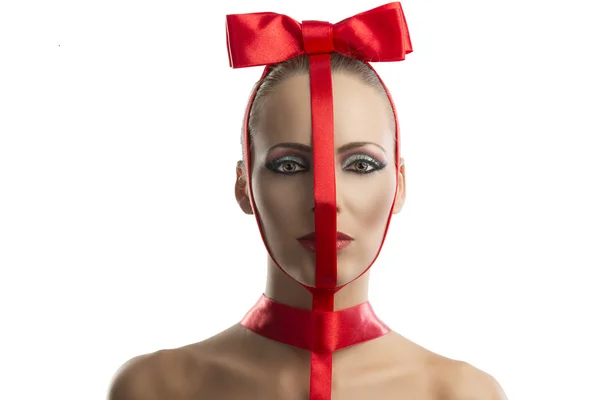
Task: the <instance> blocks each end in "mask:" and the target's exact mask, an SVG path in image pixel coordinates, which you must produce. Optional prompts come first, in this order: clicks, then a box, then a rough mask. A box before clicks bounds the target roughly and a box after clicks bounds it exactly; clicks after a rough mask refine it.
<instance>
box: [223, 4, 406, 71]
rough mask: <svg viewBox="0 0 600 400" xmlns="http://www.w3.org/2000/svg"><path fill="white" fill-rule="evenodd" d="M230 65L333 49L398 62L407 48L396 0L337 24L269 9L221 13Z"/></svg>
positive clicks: (265, 62)
mask: <svg viewBox="0 0 600 400" xmlns="http://www.w3.org/2000/svg"><path fill="white" fill-rule="evenodd" d="M226 30H227V49H228V52H229V65H230V66H231V67H233V68H244V67H252V66H257V65H270V64H275V63H278V62H282V61H285V60H288V59H290V58H294V57H296V56H299V55H301V54H326V53H332V52H338V53H341V54H343V55H345V56H348V57H352V58H357V59H360V60H363V61H402V60H404V57H405V55H406V54H408V53H410V52H412V45H411V41H410V35H409V32H408V28H407V25H406V20H405V17H404V13H403V12H402V7H401V5H400V3H399V2H394V3H388V4H385V5H383V6H379V7H377V8H374V9H372V10H369V11H365V12H362V13H359V14H356V15H354V16H352V17H350V18H346V19H344V20H342V21H340V22H338V23H336V24H331V23H329V22H322V21H303V22H302V23H299V22H298V21H296V20H294V19H293V18H290V17H288V16H287V15H283V14H277V13H272V12H263V13H250V14H230V15H227V17H226Z"/></svg>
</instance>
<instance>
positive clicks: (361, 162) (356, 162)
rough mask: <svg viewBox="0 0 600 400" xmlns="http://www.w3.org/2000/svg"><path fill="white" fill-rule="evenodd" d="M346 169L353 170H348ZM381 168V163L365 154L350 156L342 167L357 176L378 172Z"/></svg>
mask: <svg viewBox="0 0 600 400" xmlns="http://www.w3.org/2000/svg"><path fill="white" fill-rule="evenodd" d="M348 167H354V168H350V169H348ZM383 167H385V165H383V164H382V163H381V162H379V161H377V160H376V159H374V158H373V157H370V156H367V155H365V154H357V155H354V156H350V157H348V159H347V160H346V161H345V162H344V165H343V168H344V169H345V170H350V171H352V172H356V173H358V174H368V173H371V172H375V171H377V170H380V169H382V168H383Z"/></svg>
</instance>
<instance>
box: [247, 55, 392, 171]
mask: <svg viewBox="0 0 600 400" xmlns="http://www.w3.org/2000/svg"><path fill="white" fill-rule="evenodd" d="M330 60H331V72H332V74H333V73H345V74H348V75H352V76H356V77H357V78H359V79H360V80H361V81H363V82H365V83H366V84H367V85H369V86H371V87H373V88H375V89H376V90H377V91H378V92H379V93H380V94H381V95H382V96H384V98H385V99H386V101H387V100H389V99H388V96H387V93H386V91H385V88H384V86H383V85H382V84H381V81H380V80H379V77H378V76H377V74H376V73H375V72H374V71H373V70H372V69H371V68H370V67H369V66H368V65H367V64H366V63H365V62H363V61H360V60H357V59H355V58H351V57H347V56H344V55H342V54H340V53H331V58H330ZM308 73H309V60H308V56H307V55H306V54H302V55H300V56H298V57H295V58H292V59H289V60H286V61H283V62H281V63H278V64H274V65H273V66H271V68H270V69H269V72H268V73H267V74H266V75H265V77H264V78H263V79H262V80H260V81H258V82H257V83H256V84H255V85H254V87H253V88H252V92H254V90H255V88H256V86H257V85H258V86H259V88H258V90H257V92H256V96H255V98H254V102H253V103H252V108H251V109H250V116H249V118H248V137H249V139H248V145H249V146H252V136H253V134H254V131H255V129H256V125H257V122H258V116H259V115H260V111H261V109H262V108H263V106H264V103H265V99H266V98H267V97H268V95H269V93H271V92H273V90H274V89H275V88H276V87H277V85H278V84H280V83H281V82H283V81H284V80H286V79H287V78H291V77H292V76H296V75H300V74H308ZM387 103H388V104H389V115H390V121H391V127H392V130H395V129H396V121H395V119H394V113H393V111H392V106H391V104H390V103H389V101H387ZM244 123H245V121H244ZM243 135H244V129H243V125H242V137H241V144H242V157H243V159H244V162H245V161H246V160H245V154H244V153H243V145H244V137H243ZM395 139H396V138H395V137H394V140H395Z"/></svg>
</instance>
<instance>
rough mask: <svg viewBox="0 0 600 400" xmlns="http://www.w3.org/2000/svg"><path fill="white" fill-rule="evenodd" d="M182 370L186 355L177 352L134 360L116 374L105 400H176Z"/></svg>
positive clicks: (161, 351) (162, 352)
mask: <svg viewBox="0 0 600 400" xmlns="http://www.w3.org/2000/svg"><path fill="white" fill-rule="evenodd" d="M185 369H186V357H185V354H184V353H183V352H181V351H180V350H178V349H166V350H159V351H156V352H154V353H149V354H144V355H140V356H136V357H133V358H132V359H130V360H128V361H127V362H125V363H124V364H123V365H122V366H121V367H120V368H119V369H118V370H117V372H116V373H115V375H114V377H113V380H112V382H111V386H110V388H109V393H108V400H163V399H176V398H178V397H179V395H180V392H181V390H182V387H181V379H182V376H183V374H182V372H183V371H185Z"/></svg>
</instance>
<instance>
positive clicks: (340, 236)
mask: <svg viewBox="0 0 600 400" xmlns="http://www.w3.org/2000/svg"><path fill="white" fill-rule="evenodd" d="M297 240H298V242H299V243H300V245H301V246H302V247H304V248H305V249H307V250H309V251H312V252H316V251H317V236H316V233H315V232H311V233H309V234H308V235H304V236H302V237H299V238H298V239H297ZM353 240H354V238H353V237H351V236H348V235H346V234H345V233H343V232H337V242H336V247H337V251H340V250H342V249H344V248H346V247H348V246H349V245H350V243H352V241H353Z"/></svg>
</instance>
